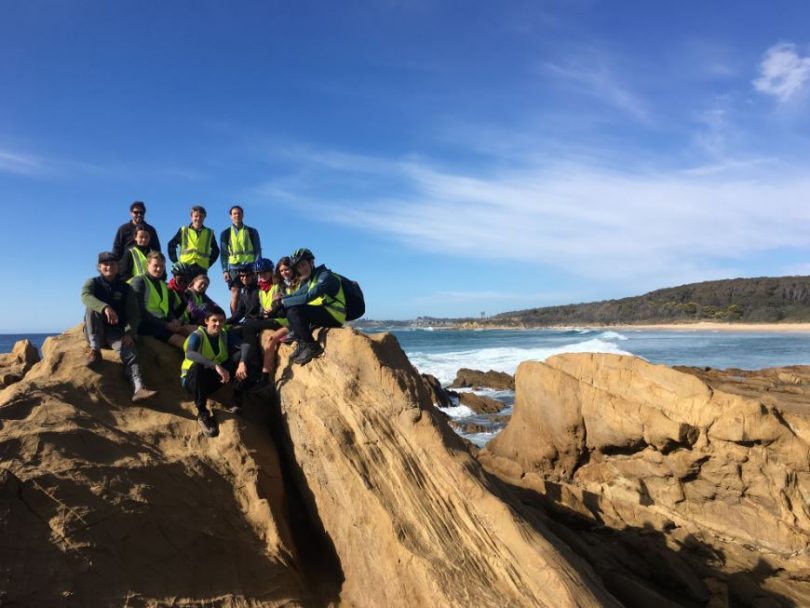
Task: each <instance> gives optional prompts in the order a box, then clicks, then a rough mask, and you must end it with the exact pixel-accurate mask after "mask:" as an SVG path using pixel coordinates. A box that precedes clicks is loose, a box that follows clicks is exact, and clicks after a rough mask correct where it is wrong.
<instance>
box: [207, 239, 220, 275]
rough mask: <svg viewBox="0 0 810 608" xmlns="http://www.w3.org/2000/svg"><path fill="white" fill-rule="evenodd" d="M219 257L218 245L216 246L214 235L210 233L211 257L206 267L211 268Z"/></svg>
mask: <svg viewBox="0 0 810 608" xmlns="http://www.w3.org/2000/svg"><path fill="white" fill-rule="evenodd" d="M218 257H219V245H217V239H216V235H215V234H214V231H213V230H212V231H211V256H210V257H209V258H208V267H209V268H213V266H214V262H216V261H217V258H218Z"/></svg>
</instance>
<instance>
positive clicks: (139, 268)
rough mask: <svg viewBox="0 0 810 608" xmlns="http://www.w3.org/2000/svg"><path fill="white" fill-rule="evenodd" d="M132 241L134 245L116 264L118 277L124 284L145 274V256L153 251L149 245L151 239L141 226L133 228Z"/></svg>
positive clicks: (144, 227)
mask: <svg viewBox="0 0 810 608" xmlns="http://www.w3.org/2000/svg"><path fill="white" fill-rule="evenodd" d="M133 239H134V240H135V244H134V245H133V246H132V247H130V248H129V249H127V251H126V253H124V255H123V256H122V257H121V259H120V260H119V262H118V276H119V277H120V279H121V280H122V281H126V282H130V279H132V278H134V277H137V276H140V275H142V274H146V256H147V255H149V252H151V251H153V249H152V247H151V246H150V245H149V243H150V241H151V239H152V237H151V236H150V234H149V230H148V229H147V228H146V226H144V225H143V224H138V225H137V226H135V231H134V233H133Z"/></svg>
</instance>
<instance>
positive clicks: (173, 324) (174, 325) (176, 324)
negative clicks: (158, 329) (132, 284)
mask: <svg viewBox="0 0 810 608" xmlns="http://www.w3.org/2000/svg"><path fill="white" fill-rule="evenodd" d="M180 327H181V325H180V321H178V320H177V319H172V320H171V321H166V329H168V330H169V331H170V332H172V333H177V331H178V330H179V329H180Z"/></svg>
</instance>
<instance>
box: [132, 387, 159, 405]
mask: <svg viewBox="0 0 810 608" xmlns="http://www.w3.org/2000/svg"><path fill="white" fill-rule="evenodd" d="M155 395H157V391H153V390H151V389H148V388H144V387H141V388H139V389H138V390H137V391H135V392H134V393H132V403H137V402H138V401H146V400H147V399H149V398H150V397H154V396H155Z"/></svg>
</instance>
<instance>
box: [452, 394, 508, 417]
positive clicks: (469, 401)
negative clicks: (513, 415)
mask: <svg viewBox="0 0 810 608" xmlns="http://www.w3.org/2000/svg"><path fill="white" fill-rule="evenodd" d="M458 400H459V402H460V403H461V404H462V405H466V406H467V407H468V408H470V409H471V410H472V411H474V412H475V413H476V414H495V413H497V412H500V411H501V410H502V409H503V408H505V407H506V406H505V405H504V404H503V403H502V402H500V401H498V400H497V399H493V398H492V397H485V396H483V395H476V394H475V393H470V392H467V391H461V392H459V393H458Z"/></svg>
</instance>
